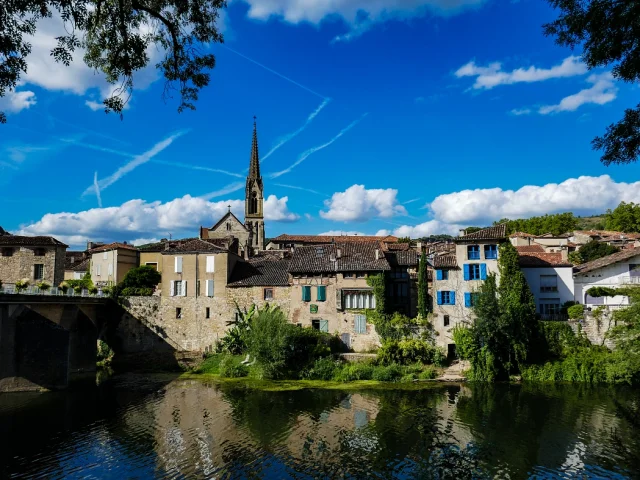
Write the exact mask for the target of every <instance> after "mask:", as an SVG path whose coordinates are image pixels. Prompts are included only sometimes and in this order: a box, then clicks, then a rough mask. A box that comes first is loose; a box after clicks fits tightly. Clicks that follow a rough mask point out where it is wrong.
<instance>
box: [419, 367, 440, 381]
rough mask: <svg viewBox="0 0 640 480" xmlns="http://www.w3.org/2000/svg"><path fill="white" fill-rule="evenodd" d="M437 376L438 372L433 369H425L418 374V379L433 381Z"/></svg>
mask: <svg viewBox="0 0 640 480" xmlns="http://www.w3.org/2000/svg"><path fill="white" fill-rule="evenodd" d="M437 376H438V372H437V371H436V369H435V368H433V367H425V368H424V370H422V372H420V373H419V374H418V378H419V379H421V380H433V379H434V378H436V377H437Z"/></svg>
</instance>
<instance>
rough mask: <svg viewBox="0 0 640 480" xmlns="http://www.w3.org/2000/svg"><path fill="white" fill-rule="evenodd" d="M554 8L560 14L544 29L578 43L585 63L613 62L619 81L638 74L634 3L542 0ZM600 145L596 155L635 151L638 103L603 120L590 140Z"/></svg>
mask: <svg viewBox="0 0 640 480" xmlns="http://www.w3.org/2000/svg"><path fill="white" fill-rule="evenodd" d="M548 1H549V3H550V4H551V5H552V6H553V7H556V8H558V9H560V11H561V13H560V17H559V18H558V19H557V20H555V21H554V22H551V23H548V24H546V25H544V33H545V35H548V36H554V37H555V39H556V43H558V44H559V45H562V46H567V47H570V48H572V49H573V48H575V47H577V46H581V47H582V50H583V53H582V58H583V60H584V61H585V63H586V64H587V66H588V67H589V68H590V69H593V68H596V67H606V66H608V65H612V64H613V69H612V74H613V77H614V78H616V79H619V80H622V81H625V82H637V81H639V80H640V43H639V42H638V30H639V29H640V4H638V2H637V1H635V0H627V1H625V0H548ZM592 146H593V148H594V149H596V150H602V151H603V152H604V153H603V155H602V158H601V161H602V163H604V164H605V165H610V164H612V163H615V164H620V163H632V162H635V161H637V160H638V155H640V104H639V105H637V106H636V107H635V108H630V109H627V110H626V111H625V113H624V117H623V119H622V120H620V121H619V122H618V123H615V124H612V125H609V127H607V130H606V133H605V134H604V136H602V137H596V138H595V139H594V140H593V141H592Z"/></svg>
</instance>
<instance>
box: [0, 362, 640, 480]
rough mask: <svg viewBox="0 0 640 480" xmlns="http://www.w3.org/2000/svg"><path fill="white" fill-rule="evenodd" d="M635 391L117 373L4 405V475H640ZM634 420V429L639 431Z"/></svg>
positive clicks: (0, 471) (0, 461)
mask: <svg viewBox="0 0 640 480" xmlns="http://www.w3.org/2000/svg"><path fill="white" fill-rule="evenodd" d="M639 393H640V391H638V390H637V389H636V390H634V389H630V388H613V387H597V388H596V387H586V386H580V385H578V386H575V385H507V384H504V385H490V386H474V385H462V386H458V385H434V386H432V387H430V388H428V389H422V390H409V391H407V390H399V389H387V390H354V391H342V390H299V391H290V392H268V391H260V390H251V389H246V388H239V387H237V386H231V385H228V384H218V383H216V382H214V381H206V380H201V379H195V380H194V379H180V378H171V377H167V376H157V375H152V376H142V375H133V374H129V375H122V376H115V377H112V378H111V379H109V380H107V381H104V382H102V383H101V384H100V385H99V386H95V387H89V388H83V389H80V390H77V391H68V392H52V393H15V394H1V395H0V435H1V438H2V439H3V440H2V448H1V449H0V477H2V478H5V477H9V478H47V479H55V478H96V479H97V478H99V479H108V478H113V479H127V478H269V479H284V478H296V479H298V478H365V477H367V478H407V479H419V478H511V479H518V478H638V477H640V426H639V425H638V420H637V419H635V418H634V417H633V415H629V414H628V411H627V410H626V409H625V408H621V405H622V406H625V405H627V406H628V405H632V406H633V405H634V402H637V401H638V398H639V397H640V395H639ZM634 424H635V425H634Z"/></svg>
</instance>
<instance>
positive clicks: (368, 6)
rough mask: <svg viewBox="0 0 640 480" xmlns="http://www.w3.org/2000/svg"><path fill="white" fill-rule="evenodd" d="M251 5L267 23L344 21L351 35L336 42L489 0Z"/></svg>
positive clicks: (259, 1) (316, 0)
mask: <svg viewBox="0 0 640 480" xmlns="http://www.w3.org/2000/svg"><path fill="white" fill-rule="evenodd" d="M244 1H245V2H246V3H248V4H249V5H250V8H249V17H251V18H257V19H260V20H267V19H269V18H270V17H272V16H277V17H281V18H282V19H284V20H285V21H286V22H289V23H294V24H297V23H301V22H310V23H313V24H316V25H317V24H319V23H320V22H321V21H322V20H324V19H328V18H336V17H339V18H342V19H343V20H344V21H345V22H346V23H347V24H348V25H349V27H350V31H349V33H347V34H345V35H341V36H338V37H336V40H349V39H351V38H354V37H356V36H358V35H360V34H362V33H364V32H366V31H367V30H368V29H369V28H371V26H372V25H374V24H376V23H381V22H384V21H387V20H394V19H407V18H411V17H417V16H423V15H426V14H427V13H433V14H436V15H442V16H445V15H451V14H455V13H457V12H459V11H460V10H462V9H463V8H465V7H471V6H477V5H481V4H483V3H484V2H485V1H486V0H244Z"/></svg>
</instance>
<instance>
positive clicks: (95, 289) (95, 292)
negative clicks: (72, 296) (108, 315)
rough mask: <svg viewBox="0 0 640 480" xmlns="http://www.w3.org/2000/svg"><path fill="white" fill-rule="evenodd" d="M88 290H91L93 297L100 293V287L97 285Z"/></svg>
mask: <svg viewBox="0 0 640 480" xmlns="http://www.w3.org/2000/svg"><path fill="white" fill-rule="evenodd" d="M87 290H89V293H90V294H91V295H96V294H97V293H98V287H96V286H95V285H91V286H90V287H89V288H88V289H87Z"/></svg>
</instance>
